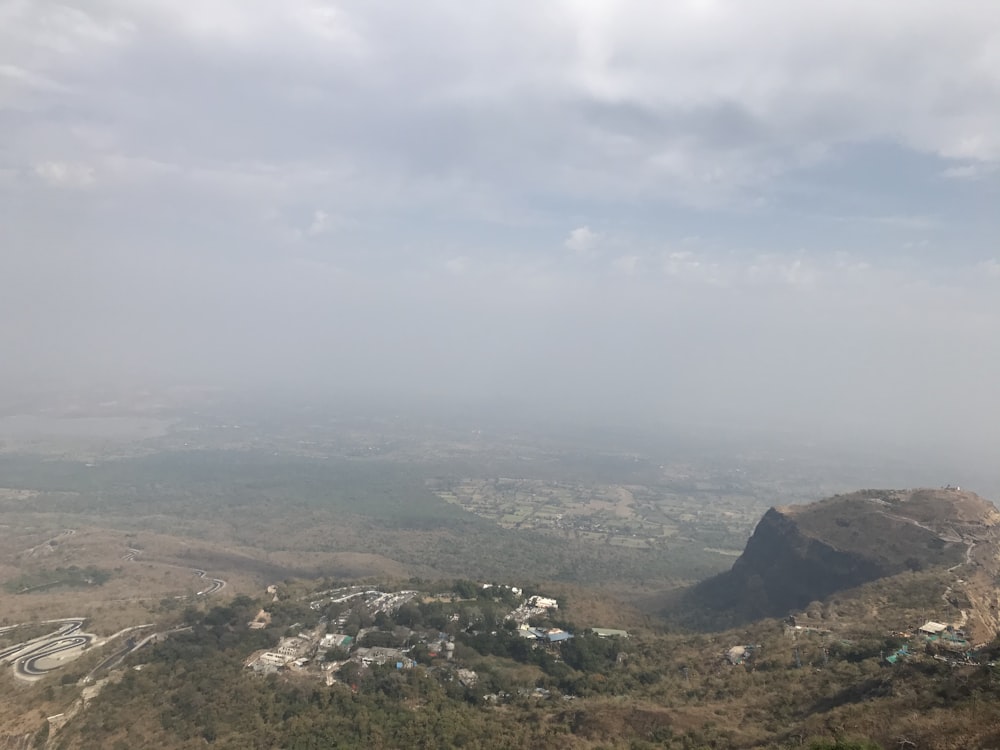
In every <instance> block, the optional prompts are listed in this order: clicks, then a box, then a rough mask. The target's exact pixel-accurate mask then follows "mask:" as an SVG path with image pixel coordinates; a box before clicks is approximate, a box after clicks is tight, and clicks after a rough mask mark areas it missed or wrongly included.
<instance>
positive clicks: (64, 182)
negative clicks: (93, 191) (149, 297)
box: [33, 161, 97, 189]
mask: <svg viewBox="0 0 1000 750" xmlns="http://www.w3.org/2000/svg"><path fill="white" fill-rule="evenodd" d="M33 171H34V173H35V175H36V176H37V177H38V178H39V179H41V180H42V182H44V183H45V184H46V185H49V186H50V187H55V188H68V189H86V188H90V187H93V186H94V185H95V184H96V182H97V179H96V175H95V173H94V168H93V167H91V166H89V165H87V164H73V163H70V162H64V161H44V162H40V163H38V164H35V165H34V168H33Z"/></svg>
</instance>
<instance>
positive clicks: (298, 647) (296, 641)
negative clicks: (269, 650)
mask: <svg viewBox="0 0 1000 750" xmlns="http://www.w3.org/2000/svg"><path fill="white" fill-rule="evenodd" d="M309 645H310V644H309V639H308V638H303V637H301V636H292V637H290V638H282V639H281V640H280V641H279V642H278V647H277V648H276V649H274V650H275V651H276V652H277V653H279V654H281V655H282V656H284V657H286V658H287V659H288V661H291V660H292V659H298V658H299V657H300V656H302V655H303V654H305V652H306V651H308V650H309Z"/></svg>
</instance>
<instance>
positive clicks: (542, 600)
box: [528, 596, 559, 609]
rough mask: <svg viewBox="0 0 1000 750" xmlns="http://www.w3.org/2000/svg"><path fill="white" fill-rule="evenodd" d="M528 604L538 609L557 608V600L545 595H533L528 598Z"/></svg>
mask: <svg viewBox="0 0 1000 750" xmlns="http://www.w3.org/2000/svg"><path fill="white" fill-rule="evenodd" d="M528 604H529V605H530V606H532V607H537V608H538V609H559V602H557V601H556V600H555V599H549V598H548V597H545V596H533V597H531V598H530V599H528Z"/></svg>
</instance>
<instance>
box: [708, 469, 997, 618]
mask: <svg viewBox="0 0 1000 750" xmlns="http://www.w3.org/2000/svg"><path fill="white" fill-rule="evenodd" d="M997 539H1000V511H998V510H997V508H996V507H995V506H994V505H993V504H992V503H990V502H989V501H987V500H984V499H983V498H981V497H979V496H978V495H976V494H975V493H972V492H963V491H960V490H958V489H950V488H948V489H941V490H932V489H918V490H862V491H860V492H855V493H852V494H849V495H836V496H834V497H831V498H827V499H826V500H821V501H819V502H816V503H811V504H808V505H790V506H784V507H775V508H771V509H770V510H768V511H767V513H765V514H764V517H763V518H762V519H761V520H760V522H759V523H758V524H757V528H756V529H755V530H754V533H753V535H752V536H751V537H750V540H749V541H748V542H747V545H746V548H745V549H744V551H743V554H742V555H741V556H740V557H739V558H738V559H737V560H736V562H735V563H734V564H733V567H732V569H731V570H729V571H727V572H725V573H722V574H720V575H718V576H715V577H714V578H711V579H709V580H707V581H704V582H703V583H701V584H699V585H698V586H696V587H695V588H694V589H693V590H692V591H691V592H689V594H690V596H689V604H695V605H699V606H700V607H702V608H707V609H708V610H709V611H715V612H720V613H722V612H724V613H727V614H731V615H732V616H733V617H732V618H731V619H735V620H746V619H753V618H758V617H780V616H783V615H786V614H789V613H790V612H792V611H795V610H798V609H801V608H803V607H805V606H806V605H808V604H809V603H810V602H812V601H817V600H822V599H824V598H826V597H828V596H830V595H831V594H833V593H835V592H837V591H841V590H844V589H848V588H853V587H856V586H859V585H861V584H864V583H867V582H869V581H874V580H876V579H879V578H884V577H887V576H892V575H896V574H899V573H902V572H904V571H907V570H927V569H931V568H941V569H943V570H944V569H952V570H956V569H958V568H960V567H962V566H969V567H970V568H971V567H979V568H982V567H983V566H984V565H987V566H992V565H993V561H994V558H995V557H996V555H995V554H993V553H994V552H995V546H996V541H997ZM985 543H988V544H985ZM977 545H981V546H982V547H984V548H987V547H988V548H989V550H990V554H976V548H977Z"/></svg>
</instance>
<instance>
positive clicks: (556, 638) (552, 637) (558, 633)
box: [545, 628, 573, 643]
mask: <svg viewBox="0 0 1000 750" xmlns="http://www.w3.org/2000/svg"><path fill="white" fill-rule="evenodd" d="M572 637H573V634H572V633H567V632H566V631H565V630H560V629H559V628H549V629H548V630H546V631H545V640H546V641H548V642H549V643H559V642H560V641H568V640H569V639H570V638H572Z"/></svg>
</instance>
